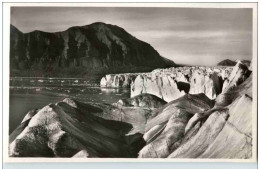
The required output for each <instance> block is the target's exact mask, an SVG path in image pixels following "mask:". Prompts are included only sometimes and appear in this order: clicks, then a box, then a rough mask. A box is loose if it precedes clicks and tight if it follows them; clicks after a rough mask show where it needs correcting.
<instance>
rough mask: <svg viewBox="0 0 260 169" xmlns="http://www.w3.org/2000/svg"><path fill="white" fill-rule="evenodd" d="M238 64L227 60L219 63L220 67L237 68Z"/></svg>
mask: <svg viewBox="0 0 260 169" xmlns="http://www.w3.org/2000/svg"><path fill="white" fill-rule="evenodd" d="M236 63H237V62H235V61H233V60H230V59H225V60H222V61H221V62H219V63H218V64H217V65H218V66H235V65H236Z"/></svg>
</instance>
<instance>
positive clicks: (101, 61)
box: [10, 22, 175, 77]
mask: <svg viewBox="0 0 260 169" xmlns="http://www.w3.org/2000/svg"><path fill="white" fill-rule="evenodd" d="M171 66H175V63H174V62H173V61H170V60H168V59H166V58H163V57H161V56H160V54H159V53H158V52H157V51H156V50H155V49H154V48H153V47H152V46H151V45H150V44H148V43H146V42H143V41H141V40H139V39H137V38H135V37H134V36H132V35H130V34H129V33H128V32H126V31H125V30H124V29H123V28H120V27H118V26H116V25H111V24H105V23H101V22H97V23H93V24H90V25H85V26H75V27H71V28H69V29H67V30H65V31H61V32H55V33H48V32H43V31H38V30H35V31H33V32H30V33H22V32H21V31H19V30H18V29H17V28H15V27H14V26H13V25H11V30H10V67H11V73H16V74H17V75H19V72H20V73H21V72H23V71H28V70H30V71H29V73H31V74H33V73H35V76H43V75H44V72H46V73H48V75H49V76H52V77H53V76H55V77H57V76H64V71H66V74H67V75H68V76H71V75H72V74H73V75H74V77H75V76H80V75H82V76H83V75H84V73H91V74H92V75H93V73H104V74H105V73H107V74H108V73H125V70H127V71H130V70H131V72H140V71H151V70H153V69H156V68H166V67H171ZM60 69H62V71H63V72H62V71H61V72H59V73H60V74H57V73H58V71H59V70H60ZM37 70H38V71H37ZM39 70H41V71H42V74H43V75H42V74H39V73H40V72H39ZM55 73H56V74H55Z"/></svg>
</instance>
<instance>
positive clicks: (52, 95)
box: [9, 79, 130, 133]
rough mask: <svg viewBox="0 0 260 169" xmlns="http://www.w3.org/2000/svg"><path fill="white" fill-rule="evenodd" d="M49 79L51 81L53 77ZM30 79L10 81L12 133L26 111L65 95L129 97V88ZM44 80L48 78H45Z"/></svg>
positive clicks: (95, 98)
mask: <svg viewBox="0 0 260 169" xmlns="http://www.w3.org/2000/svg"><path fill="white" fill-rule="evenodd" d="M51 80H52V81H53V79H51ZM66 80H70V81H71V79H64V80H62V81H64V83H66ZM73 80H74V81H76V80H75V79H73ZM30 81H31V82H28V81H27V80H25V83H24V82H23V81H22V82H21V81H20V80H19V83H18V84H16V85H12V84H13V83H14V80H13V81H12V84H11V83H10V84H11V86H10V108H9V133H12V132H13V130H14V129H15V128H16V127H17V126H18V125H19V124H20V123H21V121H22V119H23V118H24V116H25V115H26V114H27V113H28V111H30V110H32V109H36V108H42V107H44V106H46V105H47V104H49V103H56V102H58V101H62V100H63V99H64V98H66V97H71V98H75V99H77V100H79V101H82V102H103V103H115V102H117V101H118V100H119V99H122V98H129V97H130V90H129V89H112V88H100V87H90V85H89V84H88V85H86V84H85V85H82V84H76V85H75V84H74V85H62V84H60V83H58V84H57V83H52V84H51V85H45V84H42V83H41V85H37V84H35V83H33V82H35V81H37V79H36V80H35V79H33V80H32V79H30ZM45 81H48V80H46V79H45ZM78 81H79V80H78ZM30 83H32V84H30ZM92 86H93V85H92Z"/></svg>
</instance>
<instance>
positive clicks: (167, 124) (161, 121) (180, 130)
mask: <svg viewBox="0 0 260 169" xmlns="http://www.w3.org/2000/svg"><path fill="white" fill-rule="evenodd" d="M213 104H214V102H213V101H211V100H210V99H208V98H207V97H206V96H205V95H204V94H198V95H190V94H187V95H185V96H183V97H181V98H179V99H177V100H174V101H172V102H170V103H168V104H166V105H164V106H163V107H161V108H159V109H157V110H154V111H153V112H152V113H151V116H150V117H149V120H148V122H147V124H146V129H145V130H146V133H145V134H144V140H145V141H146V143H147V144H146V146H145V147H144V148H143V149H142V150H141V151H140V152H139V157H140V158H165V157H168V155H169V154H170V153H171V152H172V151H173V150H174V149H176V147H178V144H179V143H178V142H179V141H180V140H181V139H182V138H183V136H184V134H185V126H186V125H187V123H188V121H189V119H190V118H191V117H192V116H193V115H194V114H196V113H198V112H200V113H203V112H204V111H206V110H209V109H210V108H211V107H213Z"/></svg>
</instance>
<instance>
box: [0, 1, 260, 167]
mask: <svg viewBox="0 0 260 169" xmlns="http://www.w3.org/2000/svg"><path fill="white" fill-rule="evenodd" d="M11 6H59V7H68V6H70V7H168V8H170V7H189V8H196V7H197V8H198V7H199V8H252V9H253V63H254V65H253V75H254V76H253V98H254V99H253V118H252V119H253V133H252V136H253V157H252V159H171V158H169V159H168V158H167V159H157V158H151V159H148V158H146V159H143V158H140V159H139V158H138V159H136V158H135V159H131V158H11V157H9V156H8V146H9V143H8V142H9V141H8V138H9V136H8V126H9V120H8V119H9V113H8V112H9V47H10V45H9V42H10V37H9V35H10V7H11ZM3 14H4V16H3V32H4V33H3V40H4V43H3V56H2V57H3V71H4V74H3V92H4V93H3V94H4V95H3V136H4V137H3V153H4V154H3V157H4V162H23V163H24V162H256V159H257V157H256V153H257V149H256V147H257V118H256V117H257V99H256V98H257V92H255V91H257V19H258V18H257V3H4V4H3Z"/></svg>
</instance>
